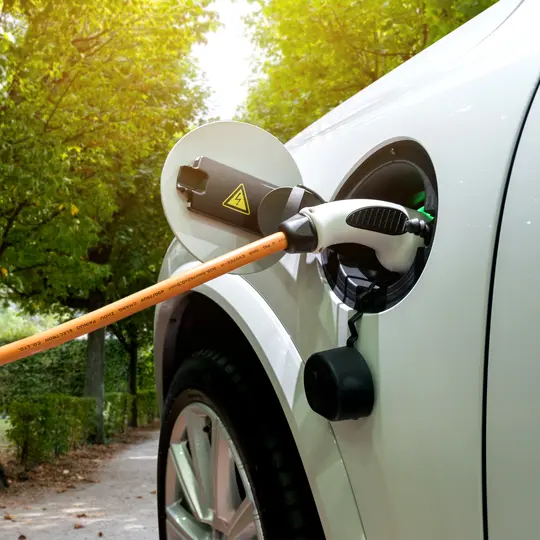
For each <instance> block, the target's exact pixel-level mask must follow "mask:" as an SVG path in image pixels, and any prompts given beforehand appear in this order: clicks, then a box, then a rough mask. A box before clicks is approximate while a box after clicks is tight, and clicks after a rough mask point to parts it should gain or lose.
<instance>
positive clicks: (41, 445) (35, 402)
mask: <svg viewBox="0 0 540 540" xmlns="http://www.w3.org/2000/svg"><path fill="white" fill-rule="evenodd" d="M95 410H96V405H95V401H94V400H93V399H91V398H75V397H72V396H65V395H61V394H49V395H44V396H39V397H34V398H31V399H29V400H27V401H14V402H12V403H11V405H10V407H9V416H10V424H11V427H10V428H9V429H8V430H7V432H6V436H7V438H8V439H9V440H10V441H11V442H13V443H14V444H15V447H16V450H17V457H18V459H19V460H20V463H21V464H22V465H24V466H25V468H28V467H29V466H30V465H32V464H34V463H39V462H41V461H46V460H49V459H51V458H53V457H58V456H59V455H61V454H64V453H66V452H68V451H69V450H72V449H74V448H76V447H78V446H80V445H82V444H85V443H86V441H87V440H88V438H89V436H90V435H91V433H92V432H93V430H94V429H95Z"/></svg>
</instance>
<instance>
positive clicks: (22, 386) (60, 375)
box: [0, 339, 153, 410]
mask: <svg viewBox="0 0 540 540" xmlns="http://www.w3.org/2000/svg"><path fill="white" fill-rule="evenodd" d="M4 343H5V342H2V341H0V345H3V344H4ZM105 354H106V357H107V362H106V365H105V391H106V392H125V391H127V367H128V357H127V355H126V352H125V351H124V349H123V347H122V346H121V345H120V343H118V341H117V340H116V339H107V340H106V342H105ZM85 362H86V340H85V339H80V340H75V341H70V342H68V343H65V344H64V345H61V346H60V347H57V348H55V349H51V350H49V351H45V352H43V353H40V354H38V355H35V356H32V357H29V358H25V359H23V360H20V361H19V362H15V363H14V364H9V365H7V366H2V367H0V410H1V409H2V408H5V407H7V406H8V404H9V403H10V402H11V401H13V400H24V399H26V398H28V397H31V396H40V395H43V394H48V393H52V392H58V393H62V394H68V395H72V396H82V395H83V389H84V378H85ZM139 365H140V367H141V368H142V369H144V370H146V371H147V372H148V375H145V378H142V381H141V382H143V384H145V385H146V386H148V385H149V383H148V382H147V381H148V380H150V381H152V382H151V383H150V384H153V362H152V363H144V362H141V363H140V364H139Z"/></svg>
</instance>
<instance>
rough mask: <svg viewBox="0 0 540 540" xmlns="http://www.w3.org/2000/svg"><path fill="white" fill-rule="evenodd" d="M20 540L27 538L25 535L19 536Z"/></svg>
mask: <svg viewBox="0 0 540 540" xmlns="http://www.w3.org/2000/svg"><path fill="white" fill-rule="evenodd" d="M18 540H26V536H24V534H21V536H19V538H18Z"/></svg>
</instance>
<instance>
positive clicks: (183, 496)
mask: <svg viewBox="0 0 540 540" xmlns="http://www.w3.org/2000/svg"><path fill="white" fill-rule="evenodd" d="M248 361H253V359H252V358H251V357H250V358H248ZM249 375H251V377H250V376H249ZM269 386H270V385H269V382H268V381H261V380H260V377H259V378H257V377H253V372H252V371H251V370H250V369H249V367H248V366H247V365H246V361H245V360H244V361H239V360H236V361H235V360H234V359H228V358H226V357H224V356H223V355H221V354H220V353H217V352H214V351H201V352H198V353H195V354H193V355H192V356H191V357H190V358H188V359H187V360H185V361H184V362H183V363H182V365H181V367H180V369H179V370H178V372H177V373H176V375H175V377H174V380H173V382H172V383H171V386H170V390H169V392H168V396H167V398H166V400H165V405H164V409H163V411H164V412H163V417H162V425H161V433H160V440H159V451H158V517H159V531H160V539H161V540H176V539H186V538H188V539H208V540H217V539H220V540H224V539H230V540H235V539H238V540H240V539H242V540H244V539H246V540H247V539H257V540H261V539H267V540H318V539H324V534H323V532H322V528H321V525H320V521H319V518H318V514H317V510H316V507H315V504H314V502H313V497H312V495H311V491H310V490H309V486H308V482H307V479H306V476H305V473H304V470H303V468H302V466H301V461H300V458H299V456H298V452H297V450H296V446H295V445H294V441H293V439H292V436H291V434H290V431H289V428H288V426H287V425H286V422H285V419H284V416H283V413H282V411H281V410H279V409H277V410H276V404H277V399H276V397H275V395H273V393H270V390H271V388H270V387H269Z"/></svg>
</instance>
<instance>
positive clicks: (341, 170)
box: [156, 0, 540, 540]
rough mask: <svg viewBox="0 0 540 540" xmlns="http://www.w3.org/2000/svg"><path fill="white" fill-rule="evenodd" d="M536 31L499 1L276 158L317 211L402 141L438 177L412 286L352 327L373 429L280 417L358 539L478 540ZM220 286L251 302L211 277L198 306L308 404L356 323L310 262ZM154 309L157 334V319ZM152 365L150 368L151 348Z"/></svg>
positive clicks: (537, 63)
mask: <svg viewBox="0 0 540 540" xmlns="http://www.w3.org/2000/svg"><path fill="white" fill-rule="evenodd" d="M518 6H519V9H516V8H517V7H518ZM539 19H540V3H537V2H535V1H534V0H525V1H524V2H523V3H521V2H519V1H517V0H506V1H504V0H503V1H501V2H499V4H496V5H495V6H493V7H492V8H490V9H489V10H487V11H486V12H484V13H483V14H482V15H481V16H479V17H477V18H476V19H474V20H473V21H471V22H469V23H467V24H466V25H464V26H463V27H462V28H460V29H458V30H457V31H456V32H454V33H453V34H451V35H450V36H448V37H447V38H444V39H443V40H441V41H440V42H439V43H437V44H436V45H435V46H433V47H431V48H429V49H428V50H426V51H425V52H423V53H421V54H419V55H417V56H416V57H415V58H413V59H412V60H410V61H409V62H407V63H406V64H404V65H403V66H401V67H399V68H397V69H396V70H394V71H393V72H392V73H390V74H389V75H387V76H385V77H384V78H382V79H381V80H380V81H377V82H376V83H374V84H373V85H372V86H370V87H369V88H367V89H365V90H363V91H362V92H360V93H359V94H357V95H356V96H354V97H353V98H351V99H350V100H348V101H347V102H345V103H344V104H342V105H341V106H339V107H337V108H336V109H335V110H334V111H332V112H330V113H329V114H328V115H326V116H325V117H323V118H322V119H321V120H319V121H317V122H316V123H315V124H313V125H312V126H311V127H310V128H308V129H307V130H305V131H304V132H303V133H301V134H299V135H298V136H297V137H295V138H294V139H293V140H292V141H290V143H288V145H287V147H288V149H289V150H290V151H291V153H292V154H293V157H294V158H295V160H296V162H297V164H298V166H299V169H300V171H301V173H302V178H303V181H304V183H305V184H306V185H307V186H308V187H310V188H312V189H314V190H315V191H317V192H318V193H320V194H321V195H322V196H323V197H325V198H326V199H327V200H329V199H332V198H333V197H334V196H335V194H336V193H337V191H338V190H339V187H340V186H341V185H343V183H344V182H345V181H346V180H347V179H348V177H349V176H350V175H351V173H352V172H353V171H354V170H355V169H356V168H357V167H358V165H359V163H361V162H362V161H363V160H365V159H366V158H367V157H368V156H370V155H372V154H373V153H374V152H375V151H376V150H377V149H379V148H381V147H383V146H385V145H387V144H390V143H391V142H393V141H396V140H399V139H412V140H415V141H417V142H418V143H419V144H420V145H422V146H423V147H424V148H425V150H426V151H427V153H428V154H429V156H430V158H431V160H432V161H433V164H434V167H435V170H436V173H437V182H438V189H439V201H440V202H439V215H438V224H437V231H436V234H435V240H434V246H433V249H432V252H431V254H430V258H429V260H428V262H427V265H426V268H425V270H424V272H423V274H422V276H421V278H420V280H419V281H418V283H417V284H416V285H415V287H414V288H413V290H412V291H411V292H410V294H409V295H408V296H407V297H406V298H405V299H404V300H402V301H401V302H400V303H399V304H397V305H396V306H394V307H393V308H392V309H390V310H388V311H386V312H383V313H381V314H377V315H366V316H364V318H363V320H362V323H361V326H360V340H359V343H358V347H359V349H360V351H361V352H362V354H363V355H364V356H365V358H366V360H367V361H368V363H369V365H370V367H371V369H372V372H373V374H374V377H375V383H376V391H377V397H376V400H377V401H376V406H375V410H374V412H373V414H372V416H371V417H370V418H368V419H366V420H360V421H354V422H353V421H347V422H337V423H332V424H329V423H326V422H323V423H322V424H320V425H319V424H317V423H316V422H315V421H314V420H312V419H311V415H310V413H309V411H304V412H303V413H302V414H301V415H300V416H298V415H297V414H296V413H295V412H294V407H293V408H292V415H291V413H287V414H288V419H289V422H290V423H291V429H292V431H293V434H294V435H295V437H296V438H297V444H298V446H299V449H300V453H301V456H302V459H303V460H304V463H306V470H307V472H308V475H309V477H310V483H311V485H312V486H313V485H317V480H316V479H314V478H313V474H315V475H317V474H319V473H313V471H314V470H318V468H319V467H321V466H324V467H331V466H332V463H333V466H337V464H338V462H339V463H340V464H341V465H340V467H342V465H343V464H344V466H345V468H346V472H347V475H348V478H349V480H350V485H351V486H352V490H353V493H350V491H349V486H348V484H347V485H346V484H343V486H344V490H345V492H347V493H346V494H345V495H344V498H345V499H347V500H348V501H349V502H348V503H347V504H351V501H354V500H356V503H357V505H358V509H359V512H360V516H361V520H362V523H363V527H364V529H363V530H364V531H365V535H366V538H368V539H369V540H389V539H396V540H397V539H399V540H409V539H410V540H433V539H435V538H436V539H437V540H454V539H455V538H467V539H469V538H470V539H479V538H482V536H483V527H482V393H483V367H484V346H485V333H486V314H487V306H488V297H489V284H490V271H491V261H492V254H493V246H494V241H495V230H496V227H497V222H498V218H499V211H500V206H501V201H502V195H503V189H504V185H505V180H506V178H507V175H508V171H509V166H510V161H511V158H512V154H513V151H514V148H515V144H516V140H517V137H518V133H519V130H520V126H521V124H522V122H523V118H524V115H525V111H526V109H527V106H528V104H529V102H530V100H531V97H532V95H533V92H534V88H535V86H536V83H537V80H538V76H539V73H540V47H539V40H540V39H539V37H538V33H537V31H536V21H538V20H539ZM522 36H528V41H527V42H525V41H524V40H523V39H521V38H522ZM174 250H177V251H178V250H180V251H181V250H182V248H181V247H180V246H177V247H175V248H174ZM174 250H173V251H174ZM180 251H179V253H180ZM175 257H176V258H177V259H178V261H180V260H182V261H183V260H184V258H185V257H186V254H185V253H184V254H181V255H175V256H174V257H173V255H171V254H169V255H168V257H167V259H168V261H165V263H164V267H168V268H169V269H168V270H167V271H166V272H165V273H164V276H166V275H170V274H169V272H170V271H172V272H176V271H177V269H178V268H179V267H180V263H179V262H171V261H172V260H173V258H175ZM182 264H183V263H182ZM228 278H234V280H235V283H236V281H238V282H244V283H245V285H246V286H247V287H249V291H250V293H249V294H247V293H246V294H243V295H242V296H241V298H243V300H242V301H240V300H239V297H237V296H235V293H234V290H233V288H230V287H225V286H223V287H222V286H221V285H216V283H218V282H220V280H222V279H223V278H219V279H217V280H215V281H213V282H211V283H210V284H207V285H205V286H203V287H202V288H201V292H203V293H204V294H208V295H210V296H211V297H212V298H214V299H215V300H216V301H217V302H218V304H219V305H220V306H222V307H223V308H224V309H226V310H231V313H234V315H233V318H235V320H237V323H238V324H239V325H240V326H241V328H242V330H243V331H244V332H246V335H250V336H251V337H250V338H249V339H250V342H251V343H252V346H253V348H254V349H255V350H256V351H257V352H258V354H261V355H262V356H263V358H261V362H263V364H265V368H266V369H267V372H268V373H269V376H270V378H271V380H272V382H273V384H274V385H275V388H276V393H277V394H278V397H280V399H281V400H282V405H283V406H284V407H290V401H289V400H288V399H287V397H286V396H287V395H288V394H287V392H288V391H289V392H290V385H291V384H292V383H291V381H296V387H295V399H301V400H304V398H303V394H302V389H301V388H300V387H301V385H300V384H299V382H300V380H301V375H300V372H301V361H305V360H306V359H307V358H308V357H309V356H310V355H311V354H312V353H314V352H317V351H320V350H324V349H328V348H332V347H337V346H341V345H343V344H344V343H345V340H346V338H347V335H348V329H347V321H348V318H349V317H350V315H351V314H352V312H351V310H350V309H349V308H347V307H346V306H345V305H344V304H342V303H340V302H339V301H338V299H337V298H336V296H335V295H334V294H333V293H332V292H331V290H330V288H329V287H328V284H327V283H326V281H325V279H324V277H323V274H322V271H321V267H320V261H319V259H318V257H317V256H313V255H302V256H299V255H286V256H285V257H283V259H281V261H280V262H279V263H278V264H276V265H275V266H273V267H272V268H270V269H268V270H265V271H264V272H261V273H258V274H252V275H249V276H244V277H239V276H228V277H226V278H225V279H223V281H221V283H225V281H226V280H227V279H228ZM227 283H232V282H231V281H227ZM248 284H249V285H248ZM216 287H218V288H219V292H216ZM246 290H247V289H246ZM244 303H246V305H244ZM263 305H264V306H266V307H264V309H263V308H262V306H263ZM251 306H259V308H261V309H262V310H263V311H265V312H266V313H267V314H269V313H272V314H273V315H272V316H270V315H269V320H270V319H271V320H272V321H273V322H272V324H273V325H275V327H276V328H278V329H279V332H282V331H283V332H284V333H285V334H288V336H289V347H290V348H291V350H292V349H294V351H296V352H295V354H297V357H296V360H295V361H294V362H293V363H291V364H289V365H288V367H287V369H286V370H283V366H282V364H280V363H281V362H282V360H280V356H279V355H278V356H277V357H274V356H273V354H269V351H270V350H273V349H272V344H271V343H272V340H271V337H272V335H271V334H272V332H270V331H269V332H268V333H266V334H262V333H261V334H259V335H255V334H253V329H252V328H251V326H252V325H253V326H254V327H257V326H258V323H257V321H256V317H257V315H256V311H254V309H252V308H251ZM161 309H162V307H161V306H160V307H158V311H157V321H158V324H159V325H161V324H164V322H163V321H164V320H165V315H164V316H163V318H160V317H159V313H160V312H161V313H165V312H162V311H160V310H161ZM156 350H157V351H158V356H159V344H157V345H156ZM291 354H293V353H291ZM158 364H159V359H158V360H157V362H156V369H157V374H158V375H159V366H158ZM280 366H281V367H280ZM295 369H296V370H298V372H297V373H294V370H295ZM272 373H273V375H272ZM158 384H159V383H158ZM287 389H289V390H287ZM303 415H305V416H303ZM306 418H309V422H308V423H309V424H310V425H311V423H312V422H313V425H318V426H319V427H317V428H316V429H314V430H313V432H312V433H310V434H309V435H308V432H307V431H303V429H304V425H307V424H303V422H306V421H307V420H306ZM323 424H324V425H325V426H326V428H324V429H323V428H322V427H321V426H322V425H323ZM298 437H300V439H298ZM303 437H307V439H303ZM334 437H335V441H337V446H336V447H334V446H333V445H334ZM306 440H309V444H310V445H312V446H314V447H320V448H321V449H323V450H324V453H326V452H327V450H326V449H327V448H329V447H332V448H338V450H336V451H335V452H334V450H332V452H331V455H332V458H331V460H327V461H325V462H323V463H318V464H315V463H313V462H312V461H313V455H311V454H310V453H309V451H308V450H307V449H306V448H305V447H304V445H305V444H306ZM332 460H334V461H332ZM340 467H338V469H339V470H340V471H341V470H344V469H342V468H340ZM340 474H342V473H340ZM341 481H343V482H345V480H344V477H343V474H342V480H341ZM335 482H336V484H337V483H339V482H340V480H339V479H338V478H337V477H336V480H335ZM316 489H318V488H316ZM323 497H324V495H323ZM315 498H316V502H317V503H318V504H319V509H320V511H321V515H323V516H324V522H325V528H326V530H327V531H330V530H332V531H334V530H339V533H335V532H332V533H331V534H330V535H328V534H327V537H328V538H330V539H335V540H337V539H339V540H345V539H348V538H351V539H352V538H355V539H358V538H360V536H359V534H361V533H359V532H358V531H359V530H361V529H355V528H354V527H355V526H356V525H354V524H353V523H347V524H345V525H342V527H341V528H339V526H337V525H334V524H332V523H331V521H332V520H333V519H344V517H343V516H341V514H340V512H339V509H336V507H335V506H331V511H330V512H328V509H327V508H326V506H325V505H326V504H327V502H324V501H323V499H322V498H321V494H315ZM324 499H325V500H327V499H326V497H324ZM321 503H322V506H321ZM330 504H331V502H330ZM347 508H348V507H347ZM348 512H349V511H348ZM349 513H350V512H349ZM355 523H358V524H359V521H356V522H355ZM358 526H360V525H358ZM328 527H330V528H328ZM332 527H338V528H337V529H333V528H332ZM348 527H349V528H348Z"/></svg>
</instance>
